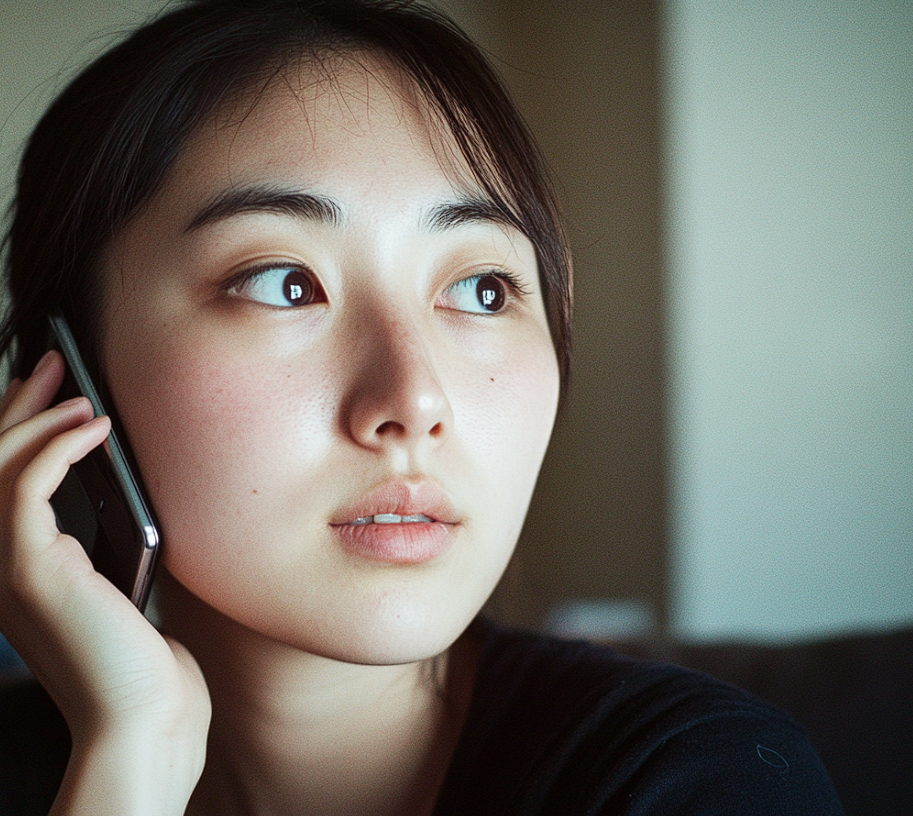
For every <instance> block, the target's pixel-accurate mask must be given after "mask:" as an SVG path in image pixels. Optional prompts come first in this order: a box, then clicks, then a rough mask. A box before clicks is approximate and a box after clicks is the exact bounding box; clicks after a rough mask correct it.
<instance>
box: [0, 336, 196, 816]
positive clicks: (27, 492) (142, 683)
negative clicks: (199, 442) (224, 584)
mask: <svg viewBox="0 0 913 816" xmlns="http://www.w3.org/2000/svg"><path fill="white" fill-rule="evenodd" d="M62 378H63V361H62V359H61V357H60V355H59V354H57V353H56V352H50V353H49V354H48V355H46V356H45V357H44V358H42V360H41V361H40V362H39V363H38V365H37V366H36V368H35V371H34V373H33V374H32V376H31V377H29V379H27V380H26V381H25V382H20V381H18V380H14V381H13V382H12V384H11V385H10V387H9V389H8V391H7V393H6V395H5V396H4V397H3V399H2V401H0V631H2V632H3V633H4V635H6V637H7V639H8V640H9V641H10V643H11V644H12V646H13V647H14V648H15V649H16V651H17V652H18V653H19V655H20V656H21V657H22V659H23V660H24V661H25V663H26V665H28V667H29V668H30V669H31V671H32V673H33V674H34V675H35V676H36V677H37V678H38V680H39V681H40V682H41V683H42V685H43V686H44V687H45V688H46V689H47V691H48V692H49V694H50V695H51V697H53V699H54V701H55V702H56V704H57V705H58V707H59V708H60V710H61V712H62V713H63V715H64V717H65V719H66V721H67V724H68V725H69V727H70V732H71V734H72V737H73V751H72V755H71V758H70V763H69V765H68V767H67V773H66V777H65V779H64V783H63V787H62V788H61V792H60V794H59V795H58V798H57V801H56V803H55V808H54V813H59V814H62V813H83V812H85V813H93V814H106V813H111V814H114V813H117V814H133V813H137V814H139V813H150V814H152V813H156V814H166V813H183V812H184V808H185V806H186V803H187V800H188V798H189V797H190V794H191V793H192V791H193V788H194V786H195V785H196V782H197V779H198V778H199V774H200V773H201V771H202V767H203V761H204V757H205V742H206V733H207V730H208V725H209V715H210V705H209V696H208V693H207V690H206V684H205V681H204V680H203V676H202V673H201V672H200V670H199V667H198V666H197V664H196V661H195V660H194V659H193V658H192V657H191V655H190V653H189V652H187V650H186V649H184V647H183V646H181V645H180V644H179V643H177V642H175V641H173V640H170V639H167V638H163V637H162V636H161V635H160V634H159V633H158V632H157V631H156V630H155V628H154V627H153V626H152V625H151V624H150V623H149V622H148V621H147V620H146V619H145V618H144V617H143V616H142V615H141V614H140V613H139V611H138V610H137V609H136V608H135V607H134V606H133V605H132V604H131V603H130V601H129V600H128V599H127V598H126V597H125V596H124V595H122V594H121V593H120V592H119V591H118V590H117V589H116V588H115V587H114V586H113V585H112V584H111V583H110V582H109V581H108V580H107V579H106V578H104V577H103V576H101V575H99V574H98V573H97V572H96V571H95V570H94V569H93V567H92V564H91V562H90V561H89V558H88V556H87V555H86V553H85V551H84V550H83V548H82V546H81V545H80V544H79V542H78V541H76V540H75V539H74V538H72V537H71V536H68V535H64V534H62V533H61V532H60V531H59V530H58V529H57V526H56V522H55V518H54V511H53V509H52V508H51V505H50V501H49V500H50V497H51V495H52V494H53V493H54V491H55V490H56V489H57V487H58V486H59V484H60V482H61V481H62V480H63V477H64V476H65V475H66V472H67V469H68V468H69V466H70V465H71V464H72V463H74V462H76V461H78V460H79V459H81V458H82V457H83V456H85V455H86V454H87V453H88V452H89V451H90V450H92V448H94V447H96V446H97V445H99V444H101V443H102V442H103V441H104V439H105V438H106V437H107V435H108V432H109V430H110V421H109V420H108V418H107V417H98V418H94V419H93V413H92V407H91V405H90V404H89V401H88V400H87V399H85V398H78V399H76V400H71V401H69V402H66V403H62V404H60V405H57V406H54V407H53V408H48V405H50V403H51V401H52V399H53V397H54V395H55V393H56V392H57V390H58V388H59V387H60V383H61V380H62Z"/></svg>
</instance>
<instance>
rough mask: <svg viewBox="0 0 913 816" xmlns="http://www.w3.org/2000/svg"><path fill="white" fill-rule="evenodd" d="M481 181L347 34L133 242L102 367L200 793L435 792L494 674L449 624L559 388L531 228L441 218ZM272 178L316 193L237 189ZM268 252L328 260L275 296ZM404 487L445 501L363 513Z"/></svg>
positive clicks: (251, 120) (262, 107)
mask: <svg viewBox="0 0 913 816" xmlns="http://www.w3.org/2000/svg"><path fill="white" fill-rule="evenodd" d="M467 179H470V174H469V173H468V171H467V169H466V168H465V167H464V166H463V165H462V164H461V160H459V159H457V158H455V150H454V148H453V146H452V144H451V143H450V142H449V140H448V137H447V136H445V135H442V132H441V130H440V128H438V127H437V125H436V124H435V121H434V117H433V116H432V115H431V114H430V113H429V111H428V110H427V106H426V105H424V103H423V102H421V101H420V99H419V98H418V97H417V94H416V92H415V91H414V89H413V88H412V87H411V85H410V83H409V82H408V81H407V80H405V79H403V78H402V77H401V75H400V74H399V73H398V72H397V71H396V70H395V69H393V68H391V67H390V66H389V65H388V64H385V63H384V62H383V61H382V60H380V59H378V58H376V57H372V56H370V55H368V56H366V55H348V56H342V57H338V58H334V60H332V61H329V62H327V63H324V64H323V65H322V67H321V69H320V70H316V69H314V68H313V67H311V66H309V65H303V66H294V67H293V68H289V69H287V70H286V71H284V72H280V73H279V74H277V76H276V77H275V78H274V79H273V81H272V82H271V83H270V84H269V85H268V86H267V87H266V88H263V89H259V90H258V92H257V93H256V94H251V95H248V96H246V97H243V98H241V99H239V100H236V101H234V102H233V103H232V104H230V105H228V106H226V107H225V108H224V109H223V110H222V111H221V112H220V113H219V115H218V116H216V117H215V118H214V119H213V120H212V121H210V122H209V123H207V124H206V125H204V126H203V127H202V128H201V129H200V131H199V132H198V133H197V134H196V135H195V136H194V137H193V138H192V140H191V142H190V143H189V144H188V146H187V147H186V149H185V150H184V151H183V153H182V155H181V156H180V157H179V159H178V161H177V163H176V165H175V167H174V168H173V170H172V172H171V173H170V175H169V177H168V179H167V180H166V183H165V184H164V186H163V188H162V189H161V190H160V191H159V192H158V194H157V195H156V196H155V197H154V198H153V200H152V201H151V202H150V203H149V204H148V205H147V206H146V207H145V208H144V209H143V210H142V211H141V212H140V213H139V214H138V215H137V216H136V217H134V218H133V219H132V220H131V221H130V222H129V223H128V225H127V226H126V227H125V228H124V230H123V231H122V232H121V234H119V235H118V236H117V237H116V238H115V240H114V241H113V242H112V245H111V246H110V247H109V249H108V252H107V255H106V263H105V268H104V270H103V284H104V308H103V336H102V339H101V359H102V365H103V368H104V373H105V376H106V379H107V382H108V385H109V388H110V391H111V393H112V396H113V399H114V402H115V405H116V407H117V410H118V413H119V415H120V418H121V421H122V422H123V424H124V426H125V429H126V431H127V434H128V436H129V438H130V440H131V443H132V446H133V449H134V451H135V453H136V456H137V459H138V461H139V464H140V468H141V471H142V474H143V477H144V480H145V482H146V485H147V487H148V490H149V492H150V495H151V500H152V503H153V506H154V507H155V508H156V511H157V514H158V516H159V519H160V521H161V523H162V527H163V532H164V540H165V549H164V555H163V566H164V574H163V575H161V576H160V579H159V586H160V604H161V609H162V614H163V618H164V631H165V632H166V633H167V634H168V635H169V636H172V637H173V638H175V641H173V642H175V643H177V642H180V643H181V644H184V645H185V646H186V647H187V648H188V649H189V651H190V653H191V654H193V656H194V658H195V659H196V661H197V662H198V664H199V666H200V668H201V669H202V673H203V675H204V676H205V678H206V683H207V687H208V694H209V698H210V700H211V705H212V724H211V728H210V730H209V743H208V753H207V759H206V767H205V771H204V772H203V776H202V779H201V781H200V784H199V786H198V787H197V789H196V793H195V794H194V797H193V799H192V800H191V802H190V805H189V807H188V811H187V812H188V813H221V814H233V813H261V814H267V813H283V814H293V813H298V812H300V813H372V814H384V813H390V814H393V813H403V814H405V813H410V814H417V813H428V812H430V811H431V809H432V808H433V803H434V798H435V796H436V792H437V790H438V787H439V785H440V782H441V781H442V779H443V775H444V773H445V772H446V767H447V762H448V761H449V757H450V755H451V753H452V750H453V748H454V746H455V744H456V740H457V739H458V736H459V730H460V727H461V724H462V717H463V714H464V712H465V708H466V706H467V705H468V700H469V694H470V693H471V688H472V680H473V665H474V664H473V650H472V644H471V642H470V641H469V640H467V639H466V638H463V639H461V640H460V641H458V642H457V646H456V647H453V648H451V646H452V644H454V641H456V640H457V638H458V637H459V636H460V635H461V633H462V632H463V631H464V629H465V628H466V626H467V624H468V623H469V622H470V621H471V620H472V618H473V617H474V616H475V615H476V614H477V612H478V610H479V609H480V607H481V606H482V604H483V603H484V601H485V600H486V599H487V597H488V596H489V594H490V593H491V591H492V589H493V588H494V586H495V584H496V582H497V580H498V578H499V577H500V575H501V573H502V572H503V569H504V567H505V565H506V563H507V561H508V559H509V557H510V555H511V553H512V550H513V547H514V545H515V542H516V539H517V536H518V534H519V531H520V527H521V525H522V522H523V518H524V516H525V513H526V509H527V505H528V502H529V500H530V496H531V494H532V490H533V486H534V483H535V479H536V476H537V473H538V470H539V467H540V465H541V461H542V457H543V455H544V452H545V448H546V445H547V443H548V438H549V435H550V432H551V428H552V424H553V421H554V416H555V411H556V407H557V401H558V391H559V376H558V366H557V362H556V358H555V353H554V349H553V347H552V343H551V339H550V335H549V329H548V324H547V320H546V316H545V311H544V307H543V300H542V295H541V291H540V285H539V280H538V274H537V266H536V260H535V256H534V252H533V249H532V246H531V244H530V242H529V240H528V239H527V238H526V237H524V236H523V235H521V234H520V233H519V232H517V231H516V230H514V229H512V228H510V227H507V226H505V225H504V224H502V223H497V222H495V221H492V220H491V219H485V218H478V217H475V218H465V217H463V218H451V219H450V220H449V221H447V219H438V222H437V223H434V222H433V219H429V214H430V213H433V212H434V211H435V208H438V211H440V208H441V207H442V206H446V205H453V204H454V203H465V201H466V200H467V199H468V198H469V199H473V198H475V199H477V198H478V197H479V195H480V194H479V192H478V190H477V189H476V187H475V185H474V184H473V183H471V182H468V181H467ZM251 189H257V190H260V191H261V192H262V191H264V190H267V191H270V192H271V193H275V192H276V191H277V190H278V191H282V192H283V193H284V194H293V195H298V196H299V198H298V199H296V200H297V201H298V204H296V205H294V206H286V205H283V206H279V205H277V204H275V201H274V203H273V205H271V206H270V207H267V208H265V209H264V208H263V207H262V206H258V207H247V208H242V210H243V211H241V212H238V211H237V208H235V211H232V212H231V213H229V212H227V211H226V210H225V209H224V208H222V209H221V210H220V209H219V208H218V207H216V208H213V203H214V202H218V201H224V200H225V197H226V196H229V195H231V194H233V193H237V192H238V191H245V190H247V191H249V190H251ZM301 194H308V195H311V196H317V197H319V198H318V199H317V200H318V202H319V203H321V204H322V207H323V210H322V213H323V215H322V217H316V216H315V214H314V213H315V211H316V210H315V207H314V206H312V205H313V199H308V201H310V202H311V203H310V204H306V205H302V204H301V200H302V199H300V195H301ZM327 202H331V203H330V204H327ZM318 209H319V208H318ZM330 209H332V212H333V213H334V214H335V218H330V217H328V216H329V214H330V213H329V210H330ZM453 212H454V211H453V209H451V215H452V214H453ZM462 212H465V207H464V208H463V210H462ZM264 265H266V266H270V265H272V267H274V268H281V269H283V270H288V269H290V268H293V267H294V268H298V269H303V270H306V273H305V274H306V276H308V277H306V278H305V281H306V282H307V281H311V282H312V283H313V284H314V286H315V289H314V291H315V292H316V293H317V294H316V298H315V299H314V302H312V303H309V304H307V305H300V306H296V307H294V308H288V307H284V306H280V305H276V303H281V302H282V299H281V293H282V287H281V282H282V280H283V276H284V274H285V272H282V273H275V272H264V273H263V274H261V275H259V276H258V277H254V278H251V277H250V275H248V274H247V273H248V272H249V271H250V270H251V269H252V268H257V269H261V270H262V269H263V267H264ZM492 274H493V275H507V276H509V277H510V279H511V282H510V283H506V284H505V285H504V288H503V290H499V291H501V293H502V294H504V296H505V299H504V305H503V308H501V309H500V311H497V312H496V313H485V310H484V309H480V308H479V302H478V300H477V299H475V295H474V292H475V283H474V282H475V279H476V278H477V277H478V276H483V275H492ZM469 279H473V280H472V281H471V282H470V285H461V282H463V281H467V280H469ZM495 288H497V287H495ZM277 293H278V294H277ZM83 421H84V420H83ZM83 433H84V435H85V433H86V432H83ZM96 436H97V434H96ZM93 438H94V437H93ZM96 443H97V442H96ZM384 512H392V513H400V514H404V513H410V514H411V513H422V514H424V515H426V516H428V517H430V518H433V519H435V521H434V522H429V523H422V524H418V525H416V526H415V527H412V528H410V529H408V530H405V529H403V528H399V530H398V532H391V531H390V529H389V528H385V529H383V530H380V529H379V528H378V526H377V525H369V526H368V527H358V528H357V529H356V528H353V527H352V526H350V525H348V522H350V521H353V520H354V519H355V518H357V517H361V516H366V515H372V514H375V513H384ZM137 617H138V616H137ZM125 626H126V624H125ZM136 626H137V627H139V624H138V623H137V624H136ZM171 642H172V641H169V643H171ZM165 662H167V660H165ZM169 669H170V670H171V671H172V672H174V667H173V666H170V665H169ZM156 671H162V669H161V668H159V669H156ZM178 673H179V674H182V673H181V672H178ZM185 673H186V672H185ZM149 682H150V683H152V684H154V682H155V674H154V673H152V674H150V675H149ZM99 693H100V692H99ZM187 705H189V704H187ZM178 708H180V707H178ZM61 812H70V811H64V810H61ZM74 812H75V811H74ZM87 812H92V811H91V809H89V810H88V811H87ZM97 812H102V811H97Z"/></svg>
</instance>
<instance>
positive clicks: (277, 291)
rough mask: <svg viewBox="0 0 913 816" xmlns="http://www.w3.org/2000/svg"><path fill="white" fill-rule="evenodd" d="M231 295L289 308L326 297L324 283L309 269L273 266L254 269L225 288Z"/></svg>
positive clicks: (320, 300)
mask: <svg viewBox="0 0 913 816" xmlns="http://www.w3.org/2000/svg"><path fill="white" fill-rule="evenodd" d="M228 293H229V294H230V295H236V296H238V297H243V298H246V299H247V300H253V301H256V302H257V303H263V304H265V305H267V306H279V307H284V308H292V307H295V306H308V305H310V304H311V303H318V302H322V301H325V300H326V295H325V294H324V291H323V287H321V285H320V284H319V283H318V282H317V278H316V277H315V276H314V274H313V273H312V272H311V271H310V270H308V269H302V268H300V267H297V266H273V267H267V268H265V269H259V270H253V271H251V272H248V273H246V274H245V275H244V277H243V279H242V280H240V281H238V282H237V283H234V284H232V285H231V286H230V287H229V288H228Z"/></svg>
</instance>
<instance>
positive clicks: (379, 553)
mask: <svg viewBox="0 0 913 816" xmlns="http://www.w3.org/2000/svg"><path fill="white" fill-rule="evenodd" d="M458 524H459V517H458V514H457V511H456V509H455V508H454V506H453V503H452V502H451V500H450V498H449V497H448V496H447V494H446V492H445V491H444V490H443V489H442V488H440V487H439V486H438V485H436V484H435V483H434V482H429V481H422V482H403V481H395V482H387V483H385V484H382V485H380V486H379V487H377V488H375V489H374V490H371V491H370V492H368V493H367V494H365V495H364V496H362V497H361V498H360V499H359V500H358V501H356V502H355V503H354V504H352V505H349V506H347V507H345V508H344V509H342V510H340V511H339V512H338V513H336V514H334V517H333V519H332V520H331V521H330V528H331V529H332V530H333V532H334V533H335V536H336V538H337V540H338V541H339V543H340V545H341V546H342V548H343V549H344V550H346V551H348V552H350V553H351V554H353V555H356V556H359V557H361V558H366V559H368V560H370V561H378V562H384V563H389V564H419V563H424V562H427V561H431V560H433V559H434V558H437V557H438V556H439V555H441V554H443V553H444V552H445V551H446V550H447V549H449V547H450V545H451V544H452V542H453V540H454V537H455V535H456V528H457V526H458Z"/></svg>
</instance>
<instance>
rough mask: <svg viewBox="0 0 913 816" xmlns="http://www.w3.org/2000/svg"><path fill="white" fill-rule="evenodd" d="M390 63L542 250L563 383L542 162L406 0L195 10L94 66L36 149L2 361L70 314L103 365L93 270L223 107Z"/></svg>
mask: <svg viewBox="0 0 913 816" xmlns="http://www.w3.org/2000/svg"><path fill="white" fill-rule="evenodd" d="M338 49H342V50H367V51H375V52H379V53H381V54H384V55H386V56H387V57H388V58H391V59H393V60H394V62H395V63H396V64H398V65H400V66H401V67H402V68H403V69H404V70H405V72H406V73H407V74H408V75H409V76H410V77H411V78H412V79H413V80H414V81H415V83H416V84H417V87H418V88H419V90H420V91H421V92H422V93H423V94H424V96H425V98H426V99H427V100H428V102H429V104H430V105H432V107H433V108H434V109H436V110H437V112H438V114H439V116H440V117H441V118H442V120H443V122H444V124H445V126H446V127H447V128H448V129H449V131H450V132H451V134H452V135H453V137H454V139H455V142H456V144H457V146H458V148H459V149H460V151H461V152H462V154H463V156H464V157H465V159H466V161H467V163H468V165H469V168H470V169H471V171H472V173H473V174H474V176H475V177H476V179H477V180H478V183H479V184H480V185H481V186H482V188H483V190H484V192H485V193H486V194H487V195H488V196H490V197H491V199H492V201H493V202H495V204H496V206H497V207H498V208H499V209H500V210H501V211H502V214H503V215H504V217H505V218H507V219H508V220H509V221H510V222H511V223H512V224H514V225H515V226H516V227H517V228H518V229H519V230H520V231H522V232H523V233H524V234H525V235H526V236H527V237H528V238H529V239H530V240H531V241H532V243H533V245H534V247H535V250H536V254H537V259H538V263H539V275H540V278H541V280H542V284H543V291H544V292H545V302H546V311H547V313H548V317H549V324H550V328H551V333H552V340H553V342H554V345H555V349H556V352H557V356H558V361H559V367H560V370H561V373H562V382H564V383H566V380H567V373H568V368H569V363H570V300H571V267H570V255H569V252H568V250H567V245H566V242H565V239H564V236H563V233H562V230H561V226H560V220H559V217H558V208H557V204H556V201H555V196H554V193H553V190H552V188H551V185H550V184H549V182H548V179H547V176H546V173H545V171H544V167H543V163H542V160H541V158H540V156H539V154H538V151H537V149H536V147H535V145H534V143H533V140H532V138H531V137H530V135H529V133H528V131H527V129H526V127H525V125H524V123H523V120H522V118H521V117H520V115H519V114H518V113H517V111H516V109H515V108H514V106H513V103H512V102H511V100H510V98H509V96H508V94H507V92H506V91H505V90H504V88H503V86H502V84H501V82H500V80H499V79H498V77H497V75H496V74H495V72H494V71H493V70H492V68H491V66H490V65H489V64H488V62H487V61H486V59H485V58H484V56H483V55H482V54H481V52H480V51H479V49H478V48H477V47H476V46H475V45H474V44H473V43H472V42H471V41H470V40H469V39H468V37H467V36H466V35H465V34H464V33H463V32H462V31H461V30H460V29H459V28H457V26H456V25H455V24H454V23H452V22H451V21H450V20H449V19H448V18H446V17H445V16H443V15H442V14H441V13H439V12H437V11H435V10H433V9H430V8H427V7H425V6H422V5H419V4H416V3H413V2H408V0H399V1H398V0H191V1H190V2H187V3H186V4H184V5H182V6H180V7H178V8H177V9H175V10H173V11H170V12H168V13H167V14H164V15H163V16H161V17H159V18H158V19H155V20H153V21H152V22H151V23H149V24H148V25H145V26H143V27H141V28H139V29H138V30H137V31H136V32H135V33H134V34H133V35H132V36H130V37H129V38H128V39H126V40H125V41H123V42H122V43H120V44H119V45H117V46H115V47H114V48H112V49H111V50H110V51H108V52H107V53H105V54H104V55H102V56H101V57H100V58H99V59H97V60H96V61H95V62H93V63H92V64H91V65H90V66H89V67H88V68H87V69H85V70H84V71H83V72H82V73H81V74H80V75H79V76H78V77H77V78H76V79H75V80H74V81H73V82H72V83H71V84H70V85H69V87H67V89H66V90H65V91H64V92H63V93H62V94H61V95H60V96H59V97H58V98H57V100H56V101H55V102H54V103H53V104H52V105H51V107H50V108H49V109H48V111H47V113H45V115H44V116H43V118H42V119H41V121H40V122H39V123H38V125H37V127H36V128H35V130H34V132H33V134H32V136H31V139H30V140H29V142H28V145H27V147H26V151H25V154H24V157H23V159H22V164H21V166H20V171H19V177H18V189H17V197H16V199H15V201H14V202H13V205H12V211H11V214H12V216H13V218H12V222H11V226H10V229H9V232H8V233H7V235H6V237H5V240H4V243H5V247H6V250H7V266H8V269H7V276H8V284H9V290H10V298H11V305H10V309H9V312H8V314H7V316H6V320H5V321H4V324H3V326H2V328H0V354H4V353H12V355H13V356H12V368H13V371H14V373H15V374H16V375H17V376H27V375H28V373H29V372H30V371H31V368H32V367H33V366H34V364H35V362H37V359H38V357H39V356H40V355H41V354H42V353H43V351H44V348H45V346H46V338H47V328H46V316H47V315H48V314H49V313H51V312H53V311H55V310H59V311H62V312H63V313H64V314H65V315H66V316H67V317H68V319H69V321H70V323H71V326H72V328H73V330H74V333H75V334H76V336H77V338H78V339H80V340H81V343H82V345H83V346H84V348H85V350H86V351H87V354H86V356H87V358H88V360H87V362H88V363H89V365H90V367H92V368H94V367H97V359H96V357H95V352H94V350H95V341H96V339H97V337H98V331H97V329H98V325H97V322H98V315H99V311H100V301H99V283H98V280H97V270H98V268H99V265H100V261H101V256H102V253H103V252H104V251H105V248H106V247H107V246H108V245H109V242H110V240H111V239H112V237H113V236H114V235H115V234H116V233H117V231H118V229H119V228H120V227H121V226H122V225H123V224H124V223H125V222H126V221H127V219H129V218H130V217H131V216H132V215H133V214H134V213H136V212H137V210H138V209H139V208H140V207H141V206H142V205H143V204H144V203H145V202H147V201H148V200H149V199H150V197H151V196H152V195H153V194H154V193H155V192H156V190H157V189H158V188H159V186H160V185H161V184H162V182H163V181H164V179H165V177H166V175H167V173H168V171H169V169H170V168H171V166H172V164H173V163H174V161H175V159H176V158H177V156H178V154H179V153H180V151H181V149H182V147H183V145H184V144H185V142H186V141H187V139H188V138H189V137H190V135H191V134H192V133H193V132H194V130H195V129H196V128H197V127H198V126H199V125H200V124H201V123H202V122H203V121H204V120H205V119H206V118H208V117H210V116H212V115H213V114H214V113H215V111H216V109H217V107H218V106H219V105H220V103H222V102H224V101H226V100H228V99H230V98H232V97H233V96H234V95H236V94H238V93H239V92H240V91H242V90H245V89H248V88H251V86H255V84H256V83H257V82H258V81H259V82H265V81H268V79H269V76H270V75H271V74H272V73H274V72H275V71H276V70H281V68H282V67H283V66H285V65H288V64H291V63H294V62H298V61H300V60H301V59H302V58H306V57H308V56H313V57H314V58H315V59H319V58H320V56H321V55H325V54H326V53H327V52H329V51H334V50H338Z"/></svg>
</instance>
